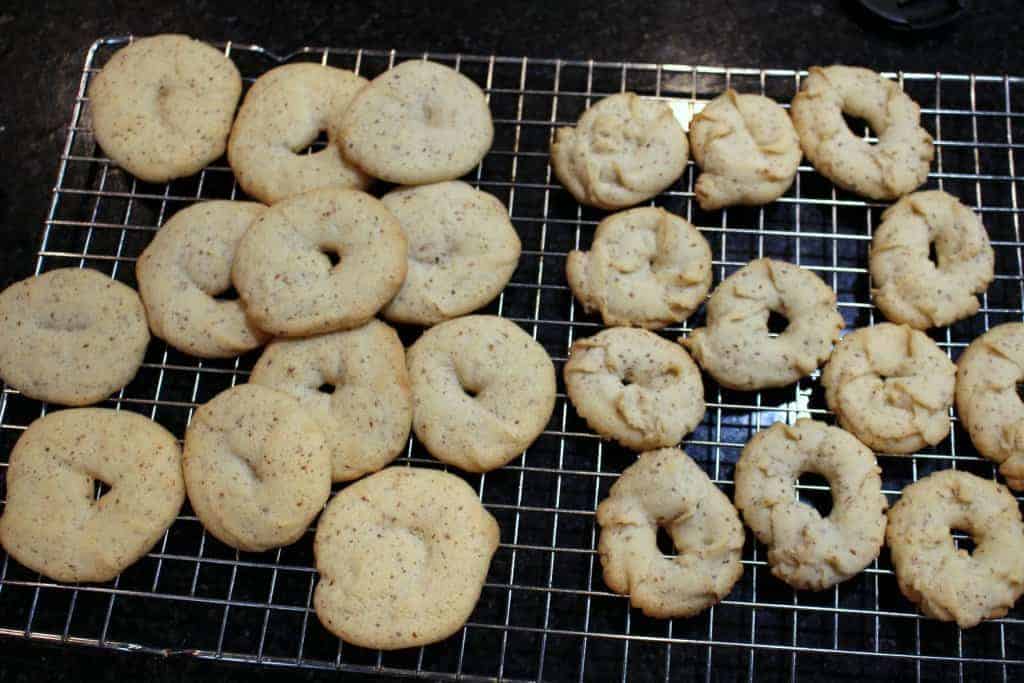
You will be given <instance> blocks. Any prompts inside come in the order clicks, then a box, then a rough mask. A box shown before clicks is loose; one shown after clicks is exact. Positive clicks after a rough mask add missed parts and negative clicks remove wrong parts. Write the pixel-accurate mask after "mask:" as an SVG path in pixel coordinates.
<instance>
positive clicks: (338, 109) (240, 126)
mask: <svg viewBox="0 0 1024 683" xmlns="http://www.w3.org/2000/svg"><path fill="white" fill-rule="evenodd" d="M366 83H367V81H366V79H365V78H360V77H359V76H357V75H355V74H354V73H352V72H351V71H345V70H344V69H335V68H334V67H331V66H325V65H322V64H315V63H312V62H301V63H298V64H285V65H284V66H279V67H277V68H275V69H271V70H270V71H268V72H267V73H265V74H263V75H262V76H260V77H259V78H257V79H256V82H255V83H253V84H252V87H251V88H249V92H248V93H246V95H245V99H244V100H242V106H241V108H240V109H239V110H238V116H237V117H236V118H235V124H234V126H232V128H231V138H230V139H229V140H228V163H229V164H231V170H232V171H234V172H235V178H236V179H237V180H238V184H239V185H241V186H242V189H243V190H245V192H246V193H247V194H249V195H250V196H252V197H255V198H256V199H258V200H260V201H261V202H264V203H266V204H273V203H274V202H277V201H280V200H282V199H284V198H285V197H290V196H292V195H295V194H301V193H303V192H308V191H309V190H316V189H318V188H321V187H332V186H333V187H350V188H354V189H357V190H363V189H366V187H367V186H369V184H370V180H371V179H370V178H369V177H368V176H367V175H366V174H365V173H363V172H362V171H360V170H359V169H358V168H356V167H355V166H353V165H352V164H349V163H348V162H347V161H345V160H344V159H343V158H342V156H341V151H340V150H339V145H340V143H341V139H342V138H341V133H340V131H339V129H338V123H339V121H340V119H341V115H342V114H343V113H344V111H345V109H346V108H347V107H348V105H349V103H350V102H351V101H352V98H354V97H355V96H356V93H358V92H359V91H360V90H362V89H363V86H365V85H366ZM323 131H327V139H328V141H329V144H328V145H327V146H326V147H324V148H323V149H321V150H319V151H317V152H314V153H312V154H301V152H302V150H304V149H306V148H307V147H309V145H311V144H312V143H313V141H315V140H316V139H317V136H318V135H320V133H321V132H323Z"/></svg>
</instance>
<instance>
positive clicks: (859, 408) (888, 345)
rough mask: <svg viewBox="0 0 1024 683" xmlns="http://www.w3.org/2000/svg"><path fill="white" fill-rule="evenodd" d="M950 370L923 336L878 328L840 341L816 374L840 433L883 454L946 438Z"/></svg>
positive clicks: (942, 355)
mask: <svg viewBox="0 0 1024 683" xmlns="http://www.w3.org/2000/svg"><path fill="white" fill-rule="evenodd" d="M955 379H956V366H955V365H953V361H951V360H950V359H949V356H947V355H946V354H945V353H944V352H943V351H942V349H940V348H939V346H938V345H937V344H936V343H935V342H934V341H932V340H931V338H930V337H928V335H926V334H924V333H923V332H919V331H917V330H915V329H912V328H910V327H907V326H906V325H894V324H892V323H882V324H880V325H875V326H873V327H864V328H861V329H859V330H854V331H853V332H851V333H850V334H848V335H846V336H845V337H843V339H842V341H840V342H839V344H838V345H837V346H836V348H835V350H834V351H833V352H832V356H831V357H830V358H829V360H828V364H827V365H826V366H825V369H824V370H823V371H822V373H821V383H822V385H823V386H824V387H825V400H826V401H827V402H828V407H829V409H831V410H832V411H833V412H834V413H835V414H836V418H838V420H839V424H840V425H841V426H842V427H843V429H845V430H847V431H849V432H851V433H852V434H853V435H854V436H856V437H857V438H858V439H860V440H861V441H862V442H864V444H866V445H867V446H868V447H870V448H872V449H874V450H876V451H881V452H884V453H916V452H917V451H919V450H921V449H922V448H924V447H926V446H934V445H935V444H937V443H939V442H940V441H942V440H943V439H945V438H946V435H947V434H949V409H950V408H951V407H952V406H953V385H954V382H955Z"/></svg>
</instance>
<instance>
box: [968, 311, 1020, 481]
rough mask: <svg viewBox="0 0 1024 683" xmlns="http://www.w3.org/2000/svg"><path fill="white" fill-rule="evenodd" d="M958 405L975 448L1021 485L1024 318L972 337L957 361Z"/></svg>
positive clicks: (1004, 474)
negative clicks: (1018, 388) (973, 338)
mask: <svg viewBox="0 0 1024 683" xmlns="http://www.w3.org/2000/svg"><path fill="white" fill-rule="evenodd" d="M957 366H958V367H957V374H956V410H957V413H958V414H959V415H960V421H961V422H962V423H963V426H964V428H965V429H966V430H967V433H968V434H970V435H971V441H972V442H973V443H974V447H975V448H977V449H978V452H979V453H981V454H982V455H984V456H985V457H986V458H988V459H989V460H992V461H994V462H997V463H999V473H1000V474H1002V475H1003V476H1004V477H1005V478H1006V483H1007V485H1008V486H1009V487H1010V488H1012V489H1014V490H1015V491H1024V403H1022V402H1021V400H1020V396H1019V395H1018V393H1017V386H1018V385H1019V384H1020V383H1022V382H1024V323H1005V324H1003V325H999V326H997V327H993V328H992V329H991V330H989V331H988V332H986V333H985V334H983V335H982V336H980V337H978V338H977V339H975V340H974V341H973V342H971V345H970V346H968V347H967V350H966V351H964V352H963V355H961V356H960V359H959V360H958V361H957Z"/></svg>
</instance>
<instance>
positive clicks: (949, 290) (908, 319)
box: [869, 190, 995, 330]
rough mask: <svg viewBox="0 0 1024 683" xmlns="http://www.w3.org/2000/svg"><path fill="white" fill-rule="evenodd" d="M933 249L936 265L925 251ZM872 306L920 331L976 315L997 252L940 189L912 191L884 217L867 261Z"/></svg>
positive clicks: (976, 222)
mask: <svg viewBox="0 0 1024 683" xmlns="http://www.w3.org/2000/svg"><path fill="white" fill-rule="evenodd" d="M931 245H934V246H935V256H936V259H937V261H938V263H936V262H935V261H932V260H931V258H930V256H929V247H930V246H931ZM869 265H870V268H871V277H872V279H873V280H874V289H873V290H872V292H871V294H872V297H873V298H874V301H875V305H877V306H878V308H879V309H881V311H882V313H883V314H885V317H886V318H888V319H889V320H892V321H893V322H898V323H906V324H907V325H910V326H911V327H916V328H917V329H919V330H924V329H928V328H929V327H939V326H942V325H949V324H951V323H954V322H956V321H957V320H961V319H963V318H966V317H969V316H972V315H974V314H975V313H976V312H977V311H978V306H979V302H978V297H977V296H976V295H977V294H980V293H982V292H984V291H985V290H986V289H987V288H988V286H989V284H990V283H991V282H992V280H993V278H994V277H995V270H994V269H995V253H994V252H993V251H992V245H991V244H990V243H989V241H988V233H987V232H986V231H985V226H984V225H982V223H981V219H980V218H978V216H977V214H975V213H974V212H973V211H971V210H970V209H968V208H967V207H966V206H964V205H963V204H961V203H960V201H959V200H958V199H957V198H956V197H953V196H952V195H949V194H946V193H945V192H942V191H941V190H929V191H927V192H915V193H914V194H912V195H909V196H907V197H904V198H903V199H901V200H900V201H898V202H896V203H895V204H893V205H892V206H890V207H889V208H888V209H886V210H885V213H883V214H882V223H881V225H879V226H878V229H877V230H875V234H874V236H873V237H872V238H871V254H870V256H869Z"/></svg>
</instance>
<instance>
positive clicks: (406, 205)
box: [381, 180, 521, 325]
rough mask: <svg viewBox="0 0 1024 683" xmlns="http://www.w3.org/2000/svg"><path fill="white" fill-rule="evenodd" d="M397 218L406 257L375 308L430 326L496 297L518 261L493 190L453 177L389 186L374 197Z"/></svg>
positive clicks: (396, 319) (516, 248) (392, 317)
mask: <svg viewBox="0 0 1024 683" xmlns="http://www.w3.org/2000/svg"><path fill="white" fill-rule="evenodd" d="M381 201H382V202H384V206H386V207H387V208H388V210H389V211H391V213H392V214H394V216H395V218H397V219H398V222H399V223H401V225H402V231H403V232H404V233H405V237H406V239H407V240H408V242H409V263H408V270H407V273H406V276H405V282H404V283H403V284H402V288H401V289H400V290H399V291H398V294H396V295H395V298H394V299H392V300H391V302H390V303H388V305H387V306H385V307H384V309H383V311H382V312H381V314H382V315H383V316H384V317H385V318H387V319H388V320H391V321H393V322H397V323H414V324H418V325H434V324H436V323H439V322H441V321H443V320H449V319H451V318H454V317H456V316H460V315H465V314H467V313H471V312H472V311H475V310H476V309H478V308H480V307H481V306H484V305H486V304H487V303H489V302H490V301H491V300H492V299H494V297H496V296H498V294H499V293H500V292H501V290H502V289H503V288H504V287H505V285H506V284H508V281H509V279H510V278H511V277H512V273H514V272H515V270H516V266H517V265H518V263H519V252H520V249H521V245H520V243H519V235H518V234H516V229H515V227H514V226H513V225H512V222H511V221H510V220H509V217H508V209H507V208H505V205H504V204H502V203H501V202H500V201H499V200H498V199H497V198H495V197H494V195H491V194H488V193H487V192H481V191H479V190H474V189H473V188H472V187H471V186H469V185H467V184H466V183H464V182H462V181H458V180H453V181H449V182H444V183H436V184H433V185H421V186H419V187H403V188H399V189H397V190H392V191H391V192H389V193H387V194H386V195H384V196H383V197H382V198H381Z"/></svg>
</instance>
